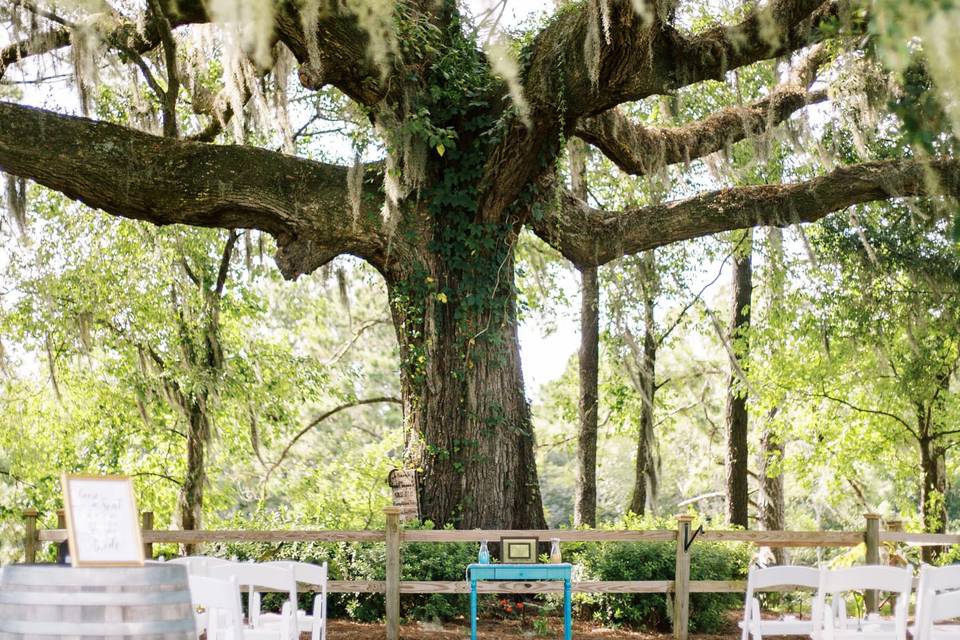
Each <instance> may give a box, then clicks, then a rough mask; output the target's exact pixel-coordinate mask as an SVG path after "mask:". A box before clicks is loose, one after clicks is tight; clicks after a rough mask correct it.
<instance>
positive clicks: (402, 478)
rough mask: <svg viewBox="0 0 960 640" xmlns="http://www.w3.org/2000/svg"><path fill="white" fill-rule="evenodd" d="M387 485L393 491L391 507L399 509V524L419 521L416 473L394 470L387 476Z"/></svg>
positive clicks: (407, 470)
mask: <svg viewBox="0 0 960 640" xmlns="http://www.w3.org/2000/svg"><path fill="white" fill-rule="evenodd" d="M387 483H388V484H389V485H390V489H392V490H393V506H395V507H398V508H399V509H400V522H410V521H417V520H420V502H419V501H418V499H417V472H416V471H414V470H413V469H394V470H393V471H391V472H390V475H389V476H387Z"/></svg>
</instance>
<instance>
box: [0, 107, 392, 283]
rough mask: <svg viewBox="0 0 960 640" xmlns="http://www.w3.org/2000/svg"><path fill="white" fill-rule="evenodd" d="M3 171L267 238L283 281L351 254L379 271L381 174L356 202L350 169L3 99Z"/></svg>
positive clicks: (111, 208) (148, 214)
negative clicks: (252, 231) (151, 132)
mask: <svg viewBox="0 0 960 640" xmlns="http://www.w3.org/2000/svg"><path fill="white" fill-rule="evenodd" d="M0 170H2V171H4V172H6V173H8V174H11V175H17V176H22V177H25V178H29V179H30V180H33V181H35V182H37V183H39V184H42V185H44V186H46V187H49V188H51V189H54V190H56V191H59V192H61V193H63V194H64V195H66V196H68V197H70V198H72V199H74V200H79V201H81V202H83V203H85V204H87V205H89V206H91V207H94V208H97V209H102V210H103V211H105V212H107V213H110V214H112V215H116V216H122V217H125V218H135V219H138V220H146V221H149V222H153V223H155V224H160V225H164V224H173V223H182V224H190V225H195V226H203V227H220V228H225V229H234V228H249V229H259V230H261V231H266V232H268V233H270V234H271V235H273V236H274V237H275V238H276V240H277V245H278V255H277V262H278V265H279V266H280V268H281V270H282V271H283V273H284V275H286V276H287V277H295V276H297V275H299V274H301V273H306V272H309V271H312V270H313V269H316V268H317V267H319V266H321V265H322V264H324V263H326V262H328V261H329V260H331V259H333V258H334V257H336V256H337V255H339V254H342V253H350V254H353V255H357V256H359V257H361V258H364V259H366V260H368V261H370V262H371V263H372V264H374V265H375V266H379V267H381V268H382V267H383V266H384V264H385V260H386V252H387V244H388V241H387V238H386V235H387V234H386V232H385V231H384V230H383V229H382V228H381V227H382V221H381V217H380V214H379V210H380V204H381V203H382V195H381V193H380V183H381V177H380V175H379V173H377V172H375V171H374V170H368V171H366V174H365V177H364V179H363V181H362V185H361V186H360V189H359V190H358V192H357V195H356V198H359V205H360V206H359V212H358V213H357V214H356V215H355V211H356V209H355V208H354V207H353V204H355V203H352V202H350V198H349V197H348V190H347V173H348V169H347V168H346V167H340V166H337V165H331V164H323V163H319V162H314V161H311V160H305V159H300V158H295V157H292V156H287V155H283V154H280V153H276V152H272V151H267V150H264V149H257V148H254V147H240V146H232V145H231V146H214V145H208V144H201V143H196V142H188V141H181V140H172V139H167V138H160V137H157V136H152V135H149V134H146V133H141V132H139V131H135V130H132V129H128V128H125V127H120V126H117V125H113V124H109V123H105V122H97V121H94V120H89V119H86V118H78V117H73V116H65V115H60V114H56V113H53V112H50V111H45V110H41V109H34V108H31V107H25V106H21V105H16V104H10V103H5V102H0Z"/></svg>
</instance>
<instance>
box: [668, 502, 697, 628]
mask: <svg viewBox="0 0 960 640" xmlns="http://www.w3.org/2000/svg"><path fill="white" fill-rule="evenodd" d="M691 522H693V516H690V515H679V516H677V568H676V573H675V574H674V580H673V637H674V640H687V629H688V627H689V624H688V623H689V616H690V550H689V549H687V548H686V543H687V541H688V540H689V539H690V523H691Z"/></svg>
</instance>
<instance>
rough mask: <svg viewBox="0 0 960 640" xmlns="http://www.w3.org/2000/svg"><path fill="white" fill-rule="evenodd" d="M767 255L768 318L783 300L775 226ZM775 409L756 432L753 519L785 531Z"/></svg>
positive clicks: (782, 555) (776, 551)
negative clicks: (756, 479)
mask: <svg viewBox="0 0 960 640" xmlns="http://www.w3.org/2000/svg"><path fill="white" fill-rule="evenodd" d="M767 255H768V258H767V264H768V266H767V280H768V282H767V288H768V294H769V297H770V300H769V302H768V305H767V316H768V318H769V316H770V315H771V314H773V313H774V310H775V309H776V308H778V306H779V305H780V304H781V303H782V301H783V292H784V283H785V279H786V273H785V268H784V264H783V230H782V229H779V228H777V227H769V228H768V229H767ZM774 357H776V355H774ZM778 412H779V409H778V408H777V407H774V408H773V409H771V410H770V411H769V412H768V413H767V420H766V421H765V423H764V426H763V431H762V432H761V434H760V456H759V462H760V463H759V465H758V467H757V475H758V477H759V479H760V499H759V500H758V505H759V507H758V509H757V520H758V522H759V524H760V528H762V529H766V530H767V531H784V530H786V498H785V495H784V478H783V470H782V466H780V463H781V462H782V461H783V460H784V456H785V455H786V454H785V449H786V445H785V443H784V442H783V440H782V437H781V436H779V435H778V434H777V433H775V432H774V430H773V429H771V428H770V422H771V421H772V420H773V419H774V418H775V417H776V415H777V413H778ZM778 467H780V468H778ZM770 553H771V554H772V556H773V559H774V562H775V564H778V565H782V564H786V563H787V550H786V548H785V547H771V548H770Z"/></svg>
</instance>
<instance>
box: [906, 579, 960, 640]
mask: <svg viewBox="0 0 960 640" xmlns="http://www.w3.org/2000/svg"><path fill="white" fill-rule="evenodd" d="M926 602H927V606H926V613H925V614H924V620H923V622H919V621H918V623H917V626H918V627H919V631H920V633H919V635H918V636H916V638H917V640H958V639H960V626H958V625H956V624H937V623H938V622H943V621H945V620H954V619H956V618H960V591H957V590H953V591H941V592H939V593H938V592H935V591H933V592H930V593H928V594H927V596H926ZM918 615H919V610H918Z"/></svg>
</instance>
